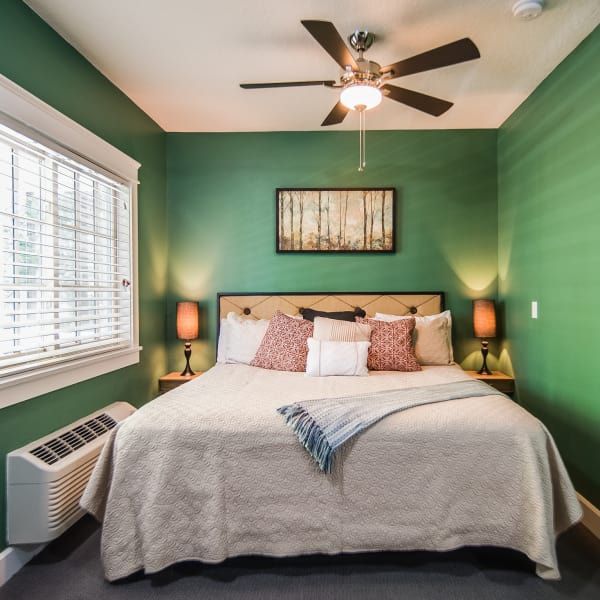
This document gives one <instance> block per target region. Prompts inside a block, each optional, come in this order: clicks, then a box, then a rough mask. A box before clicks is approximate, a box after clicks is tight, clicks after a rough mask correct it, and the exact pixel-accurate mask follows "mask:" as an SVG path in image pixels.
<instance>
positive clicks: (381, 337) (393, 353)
mask: <svg viewBox="0 0 600 600" xmlns="http://www.w3.org/2000/svg"><path fill="white" fill-rule="evenodd" d="M356 322H357V323H365V324H367V325H370V326H371V347H370V348H369V358H368V360H367V366H368V367H369V369H371V370H373V371H420V370H421V366H420V365H419V363H418V362H417V358H416V357H415V351H414V348H413V343H412V336H413V331H414V328H415V320H414V319H401V320H399V321H392V322H387V321H377V320H375V319H362V318H360V317H357V319H356Z"/></svg>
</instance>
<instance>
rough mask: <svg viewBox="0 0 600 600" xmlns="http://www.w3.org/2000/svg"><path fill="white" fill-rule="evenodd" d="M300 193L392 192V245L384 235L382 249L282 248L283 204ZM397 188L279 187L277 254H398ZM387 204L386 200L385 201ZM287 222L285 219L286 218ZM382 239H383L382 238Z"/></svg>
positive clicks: (276, 227)
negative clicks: (288, 197) (286, 198)
mask: <svg viewBox="0 0 600 600" xmlns="http://www.w3.org/2000/svg"><path fill="white" fill-rule="evenodd" d="M300 192H367V193H369V192H384V193H390V192H391V196H392V199H391V202H392V205H391V222H390V224H391V234H390V236H389V239H390V241H391V243H390V244H386V239H387V237H388V236H387V235H386V234H385V226H384V232H383V233H382V237H383V240H382V248H372V247H371V248H366V249H365V248H364V247H363V248H360V249H358V248H341V249H340V248H337V249H336V248H334V249H330V248H327V249H313V248H310V249H306V248H284V247H282V246H283V244H282V240H281V239H280V237H281V236H280V232H281V214H282V212H283V211H282V209H285V204H284V205H283V206H282V205H281V202H285V198H284V194H286V193H289V194H290V201H292V200H291V199H292V198H293V196H292V194H294V193H300ZM396 196H397V195H396V188H394V187H351V188H348V187H326V188H319V187H316V188H311V187H306V188H304V187H303V188H289V187H279V188H277V189H276V190H275V252H276V253H277V254H394V253H395V252H396V214H397V210H396V207H397V198H396ZM384 202H385V200H384ZM284 222H285V217H284ZM380 239H381V238H380Z"/></svg>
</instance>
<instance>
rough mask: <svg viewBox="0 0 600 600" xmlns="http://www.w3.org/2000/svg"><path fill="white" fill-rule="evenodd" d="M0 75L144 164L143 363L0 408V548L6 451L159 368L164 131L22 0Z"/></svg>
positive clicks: (12, 0) (9, 3) (11, 16)
mask: <svg viewBox="0 0 600 600" xmlns="http://www.w3.org/2000/svg"><path fill="white" fill-rule="evenodd" d="M0 3H1V7H0V11H1V14H0V73H2V74H3V75H5V76H6V77H8V78H9V79H12V80H13V81H14V82H15V83H18V84H19V85H21V86H22V87H24V88H25V89H27V90H28V91H30V92H31V93H33V94H35V95H36V96H38V97H39V98H41V99H42V100H44V101H46V102H48V104H50V105H52V106H53V107H55V108H56V109H58V110H60V111H61V112H63V113H64V114H66V115H68V116H69V117H71V118H72V119H74V120H75V121H77V122H79V123H80V124H81V125H83V126H85V127H87V128H88V129H90V130H91V131H93V132H94V133H96V134H97V135H99V136H100V137H102V138H104V139H105V140H107V141H108V142H110V143H112V144H113V145H114V146H116V147H117V148H119V149H121V150H122V151H124V152H126V153H127V154H129V155H130V156H132V157H133V158H135V159H137V160H138V161H139V162H140V163H142V168H141V169H140V173H139V175H140V186H139V257H140V259H139V278H140V290H139V291H140V342H141V344H142V345H143V347H144V350H143V351H142V353H141V363H140V364H139V365H135V366H132V367H128V368H127V369H125V370H120V371H116V372H113V373H110V374H108V375H104V376H102V377H98V378H95V379H92V380H89V381H86V382H84V383H81V384H78V385H74V386H71V387H68V388H65V389H63V390H58V391H56V392H53V393H51V394H47V395H45V396H41V397H38V398H35V399H32V400H29V401H27V402H23V403H20V404H17V405H14V406H11V407H8V408H5V409H3V410H0V550H1V549H2V548H3V547H4V546H5V512H6V509H5V492H4V490H5V471H4V468H5V458H4V457H5V454H6V453H7V452H8V451H10V450H12V449H14V448H17V447H19V446H21V445H23V444H25V443H27V442H30V441H31V440H33V439H35V438H37V437H39V436H41V435H45V434H47V433H49V432H50V431H52V430H54V429H56V428H58V427H62V426H64V425H66V424H67V423H70V422H71V421H73V420H75V419H77V418H79V417H81V416H84V415H86V414H88V413H90V412H91V411H93V410H96V409H98V408H100V407H102V406H104V405H106V404H108V403H109V402H113V401H115V400H126V401H128V402H131V403H132V404H136V405H140V404H142V403H143V402H145V401H147V400H148V399H150V398H151V396H152V394H153V393H154V392H155V390H156V385H157V383H156V380H157V377H158V376H159V374H162V373H164V371H165V368H166V358H165V351H164V341H165V325H164V315H165V310H166V308H165V287H166V268H167V266H166V251H167V244H166V227H165V225H164V223H165V216H166V215H165V211H166V203H165V185H166V180H165V134H164V132H163V131H162V130H161V129H160V127H158V125H156V123H154V122H153V121H152V120H151V119H150V118H149V117H147V116H146V115H145V114H144V113H143V112H142V111H141V110H140V109H139V108H137V107H136V106H135V105H134V104H133V103H132V102H131V101H130V100H129V99H128V98H127V97H126V96H125V95H124V94H123V93H122V92H120V91H119V90H118V89H117V88H116V87H114V86H113V85H112V84H111V83H110V82H109V81H108V80H107V79H105V78H104V77H103V76H102V75H101V74H100V73H99V72H98V71H97V70H96V69H94V68H93V67H92V66H91V65H90V64H89V63H88V62H87V61H86V60H85V59H84V58H83V57H82V56H81V55H80V54H78V53H77V52H76V51H75V50H74V49H73V48H72V47H71V46H69V44H67V43H66V42H65V41H64V40H63V39H62V38H61V37H60V36H59V35H58V34H56V33H55V32H54V31H53V30H52V29H51V28H50V27H48V26H47V25H46V24H45V23H44V22H43V21H42V20H41V19H39V18H38V17H37V16H36V15H35V14H34V13H33V12H32V11H30V9H29V8H27V7H26V6H25V4H23V3H22V2H21V1H20V0H0Z"/></svg>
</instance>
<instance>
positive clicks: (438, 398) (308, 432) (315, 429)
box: [277, 379, 503, 473]
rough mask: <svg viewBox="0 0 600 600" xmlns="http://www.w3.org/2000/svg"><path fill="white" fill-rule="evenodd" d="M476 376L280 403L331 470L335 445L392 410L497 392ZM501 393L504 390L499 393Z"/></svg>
mask: <svg viewBox="0 0 600 600" xmlns="http://www.w3.org/2000/svg"><path fill="white" fill-rule="evenodd" d="M498 394H500V392H498V390H495V389H494V388H493V387H491V386H489V385H488V384H487V383H483V382H482V381H477V380H475V379H472V380H466V381H457V382H454V383H441V384H438V385H428V386H422V387H414V388H404V389H397V390H385V391H383V392H370V393H367V394H357V395H355V396H343V397H338V398H324V399H317V400H303V401H301V402H295V403H294V404H288V405H287V406H281V407H279V408H278V409H277V412H278V413H280V414H282V415H283V416H284V417H285V422H286V423H287V425H289V426H290V427H291V428H292V429H293V431H294V433H295V434H296V435H297V436H298V439H299V440H300V442H301V443H302V445H303V446H304V447H305V448H306V449H307V450H308V452H309V453H310V454H311V456H312V457H313V458H314V459H315V460H316V461H317V463H318V465H319V467H320V468H321V470H322V471H324V472H325V473H331V468H332V465H333V458H334V456H335V453H336V451H337V449H338V448H339V447H340V446H341V445H342V444H343V443H344V442H346V441H348V440H349V439H350V438H351V437H354V436H355V435H358V434H359V433H361V432H362V431H364V430H365V429H366V428H367V427H369V426H371V425H373V423H376V422H377V421H379V420H380V419H383V418H384V417H387V416H388V415H391V414H392V413H395V412H399V411H402V410H406V409H408V408H413V407H415V406H421V405H423V404H433V403H435V402H445V401H447V400H458V399H460V398H473V397H476V396H492V395H498ZM500 395H503V394H500Z"/></svg>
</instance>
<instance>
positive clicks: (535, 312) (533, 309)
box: [531, 300, 538, 319]
mask: <svg viewBox="0 0 600 600" xmlns="http://www.w3.org/2000/svg"><path fill="white" fill-rule="evenodd" d="M531 318H532V319H537V318H538V303H537V300H532V302H531Z"/></svg>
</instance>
